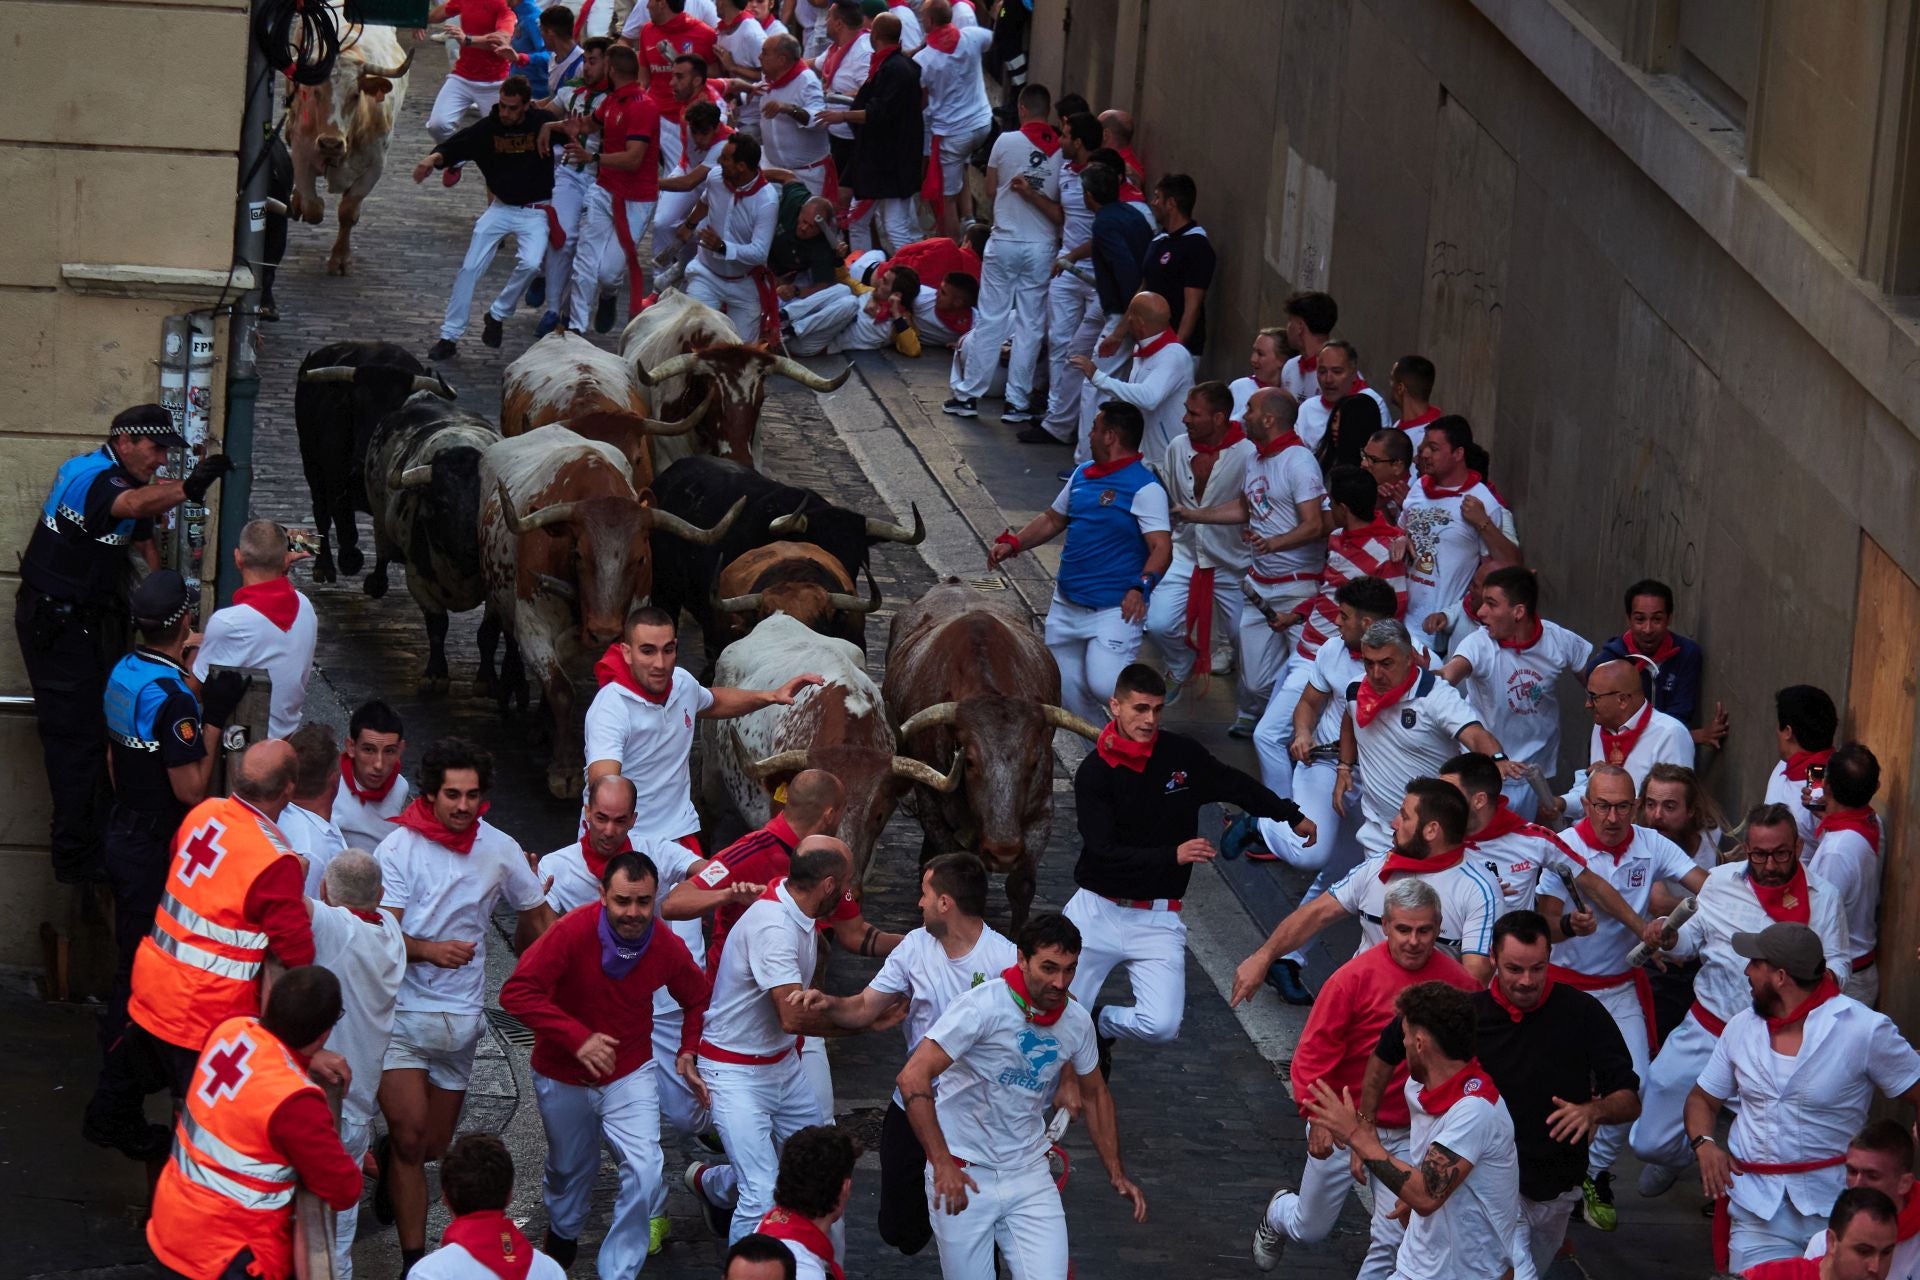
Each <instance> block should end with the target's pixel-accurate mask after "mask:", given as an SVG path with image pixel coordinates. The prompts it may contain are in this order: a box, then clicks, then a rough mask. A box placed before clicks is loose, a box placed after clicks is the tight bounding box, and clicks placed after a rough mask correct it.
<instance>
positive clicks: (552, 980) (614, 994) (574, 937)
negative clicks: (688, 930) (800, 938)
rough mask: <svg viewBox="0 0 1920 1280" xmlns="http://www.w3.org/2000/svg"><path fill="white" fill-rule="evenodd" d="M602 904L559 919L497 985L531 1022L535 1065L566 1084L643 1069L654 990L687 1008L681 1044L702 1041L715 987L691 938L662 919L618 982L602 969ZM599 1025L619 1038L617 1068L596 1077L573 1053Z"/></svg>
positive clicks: (512, 1008)
mask: <svg viewBox="0 0 1920 1280" xmlns="http://www.w3.org/2000/svg"><path fill="white" fill-rule="evenodd" d="M600 912H601V907H600V904H599V903H597V902H590V903H588V904H587V905H586V906H584V907H577V908H575V909H574V910H572V911H569V912H567V914H566V915H564V916H562V917H560V919H559V920H558V921H556V922H555V923H554V925H553V927H552V928H550V929H548V930H547V931H546V932H545V933H543V934H541V935H540V940H539V941H538V942H535V943H534V944H533V945H532V946H531V947H528V948H527V949H526V951H525V952H524V953H522V955H521V956H520V963H519V964H518V965H517V966H515V968H514V971H513V976H512V977H511V978H508V979H507V983H506V985H505V986H503V987H501V988H500V1007H501V1008H502V1009H505V1010H506V1011H507V1012H508V1013H510V1014H512V1015H513V1016H514V1017H516V1018H518V1019H520V1021H522V1022H524V1023H526V1024H527V1025H528V1026H529V1027H532V1028H533V1069H534V1070H535V1071H538V1072H539V1073H540V1074H541V1075H543V1076H545V1077H547V1079H549V1080H558V1081H560V1083H562V1084H576V1085H604V1084H607V1083H608V1082H610V1081H612V1080H617V1079H619V1078H620V1077H621V1076H624V1075H628V1074H630V1073H631V1072H633V1071H636V1070H638V1069H639V1068H640V1066H641V1065H642V1064H644V1063H645V1062H647V1060H648V1059H650V1058H651V1057H652V1056H653V993H654V992H655V991H658V990H659V989H660V988H661V987H665V988H666V989H667V991H668V992H669V993H670V994H671V995H672V996H673V998H674V999H675V1000H677V1001H679V1003H680V1006H681V1008H683V1009H685V1010H686V1011H687V1016H686V1018H685V1019H684V1020H683V1021H682V1023H681V1026H680V1048H681V1050H682V1051H683V1052H686V1053H692V1052H694V1051H695V1050H696V1049H697V1048H698V1046H699V1044H700V1029H701V1026H702V1024H703V1023H705V1022H706V1017H707V997H708V995H709V994H710V989H709V988H708V986H707V977H706V975H705V974H703V973H701V972H700V966H699V965H696V964H695V963H694V962H693V953H692V952H690V951H688V950H687V944H686V943H684V942H682V941H680V939H679V938H678V937H676V936H675V935H674V932H673V930H671V929H669V928H667V927H666V925H665V924H664V923H663V922H657V923H656V926H655V928H654V931H653V939H652V941H651V942H649V943H648V944H647V953H646V954H645V955H643V956H641V957H640V962H639V963H638V964H636V965H635V966H634V967H633V970H632V972H630V973H628V974H627V976H626V977H624V978H620V979H618V980H616V979H613V978H609V977H608V976H607V974H606V971H605V970H604V969H602V968H601V967H600ZM596 1031H600V1032H604V1033H606V1034H607V1035H610V1036H612V1037H614V1038H615V1039H616V1040H618V1041H619V1042H620V1044H619V1047H618V1048H617V1049H616V1050H615V1051H614V1063H613V1074H612V1075H610V1076H606V1077H604V1078H602V1079H599V1080H596V1079H594V1078H593V1077H591V1076H589V1075H588V1074H587V1069H586V1067H585V1066H583V1065H582V1064H581V1062H580V1059H578V1058H576V1057H574V1056H573V1055H574V1052H575V1051H576V1050H578V1049H579V1048H580V1046H581V1045H583V1044H585V1043H586V1042H587V1037H588V1036H590V1035H592V1034H593V1033H594V1032H596Z"/></svg>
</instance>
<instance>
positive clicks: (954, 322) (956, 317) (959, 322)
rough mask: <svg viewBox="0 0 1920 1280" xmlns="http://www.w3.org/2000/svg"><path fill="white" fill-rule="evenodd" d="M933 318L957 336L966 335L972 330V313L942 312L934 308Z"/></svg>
mask: <svg viewBox="0 0 1920 1280" xmlns="http://www.w3.org/2000/svg"><path fill="white" fill-rule="evenodd" d="M933 318H934V319H936V320H938V321H939V322H940V323H941V324H943V325H945V326H947V328H949V329H951V330H953V331H954V332H955V333H958V334H966V333H967V332H969V331H970V330H971V329H972V328H973V312H972V311H942V310H941V309H940V308H938V307H935V308H934V309H933Z"/></svg>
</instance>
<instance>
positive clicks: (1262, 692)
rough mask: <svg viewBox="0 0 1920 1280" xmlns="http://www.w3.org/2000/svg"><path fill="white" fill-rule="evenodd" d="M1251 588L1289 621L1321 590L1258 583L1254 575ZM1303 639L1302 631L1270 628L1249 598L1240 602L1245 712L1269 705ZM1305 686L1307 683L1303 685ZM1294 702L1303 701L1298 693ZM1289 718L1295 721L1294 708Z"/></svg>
mask: <svg viewBox="0 0 1920 1280" xmlns="http://www.w3.org/2000/svg"><path fill="white" fill-rule="evenodd" d="M1247 587H1248V588H1249V589H1250V590H1251V591H1253V593H1254V594H1255V595H1257V596H1259V597H1260V598H1261V599H1262V600H1264V601H1266V602H1267V606H1268V607H1269V608H1271V609H1272V610H1273V611H1274V613H1275V614H1276V615H1277V616H1279V617H1281V618H1285V617H1286V616H1287V615H1288V614H1289V613H1291V612H1293V607H1294V606H1295V605H1297V604H1299V603H1300V602H1301V601H1302V600H1306V599H1308V598H1310V597H1311V596H1312V595H1313V594H1314V592H1315V591H1316V590H1318V588H1319V584H1318V583H1317V582H1313V581H1311V580H1303V581H1300V582H1272V583H1268V582H1256V581H1254V579H1253V575H1252V574H1248V575H1247ZM1299 638H1300V628H1299V627H1298V626H1297V625H1296V626H1291V627H1288V628H1287V629H1286V630H1284V631H1275V630H1274V629H1273V628H1272V627H1270V626H1268V625H1267V618H1266V615H1265V614H1263V613H1261V612H1260V610H1258V609H1256V608H1254V607H1253V605H1252V604H1251V603H1249V602H1248V601H1247V599H1246V597H1245V596H1242V597H1241V600H1240V692H1241V698H1240V705H1241V708H1242V709H1243V710H1248V711H1251V710H1253V709H1255V708H1258V707H1260V706H1263V705H1265V703H1266V702H1267V701H1268V700H1269V695H1271V694H1272V692H1273V689H1274V686H1275V685H1276V684H1278V683H1279V681H1280V672H1281V670H1282V669H1283V668H1284V667H1285V666H1286V665H1287V659H1288V658H1289V657H1291V656H1292V655H1293V652H1294V643H1295V642H1296V641H1297V640H1299ZM1302 686H1303V687H1304V682H1302ZM1294 701H1296V702H1298V701H1299V695H1298V694H1295V696H1294ZM1287 718H1288V719H1289V720H1291V719H1292V718H1293V710H1292V708H1288V710H1287Z"/></svg>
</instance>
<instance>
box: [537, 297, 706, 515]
mask: <svg viewBox="0 0 1920 1280" xmlns="http://www.w3.org/2000/svg"><path fill="white" fill-rule="evenodd" d="M711 404H712V401H711V399H708V400H703V401H701V402H700V403H699V404H697V405H695V406H694V408H693V410H692V412H691V413H689V414H688V415H687V416H686V417H684V418H682V419H680V420H679V421H677V422H663V421H661V420H660V419H659V418H654V417H650V416H648V414H649V406H648V404H647V393H646V391H645V390H644V389H643V388H642V387H641V386H640V383H639V380H638V379H636V378H635V377H634V375H633V366H631V365H629V364H628V363H627V362H626V361H625V360H623V359H621V358H620V357H619V356H617V355H615V354H614V353H613V352H611V351H603V350H601V349H600V348H599V347H596V346H594V345H593V343H591V342H589V341H588V340H587V339H586V338H584V337H582V336H581V335H580V334H577V333H571V332H568V331H566V330H564V329H563V330H560V331H559V332H556V333H550V334H548V335H547V336H546V337H544V338H542V339H540V341H538V342H536V343H534V344H533V345H532V346H531V347H528V348H527V349H526V352H525V353H524V354H522V355H521V356H520V358H519V359H517V360H515V361H514V362H513V363H512V364H510V365H508V366H507V372H506V378H505V380H504V382H503V383H502V384H501V388H500V434H501V435H503V436H517V435H523V434H525V433H526V432H528V431H531V430H533V428H535V427H545V426H553V425H558V426H563V427H565V428H567V429H568V430H569V431H572V432H573V433H574V434H575V435H579V436H584V437H586V438H587V439H589V440H600V441H603V442H605V443H607V444H610V445H612V446H613V447H614V448H616V449H618V450H620V452H622V453H624V454H625V455H627V462H628V465H630V466H631V467H632V468H633V483H634V487H635V488H636V489H644V488H647V487H648V486H650V485H651V484H652V483H653V475H654V466H653V438H654V437H655V436H680V435H686V434H687V433H688V432H690V431H692V430H693V429H694V428H695V427H697V426H699V425H700V422H701V420H702V419H704V418H705V417H706V414H707V410H708V408H709V407H710V406H711Z"/></svg>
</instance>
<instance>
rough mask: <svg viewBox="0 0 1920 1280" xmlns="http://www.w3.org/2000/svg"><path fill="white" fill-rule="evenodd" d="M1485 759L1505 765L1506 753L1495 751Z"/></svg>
mask: <svg viewBox="0 0 1920 1280" xmlns="http://www.w3.org/2000/svg"><path fill="white" fill-rule="evenodd" d="M1487 758H1488V759H1490V760H1492V761H1493V762H1494V763H1495V764H1505V763H1506V762H1507V753H1506V752H1504V751H1496V752H1494V753H1493V754H1492V755H1491V756H1489V757H1487Z"/></svg>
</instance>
